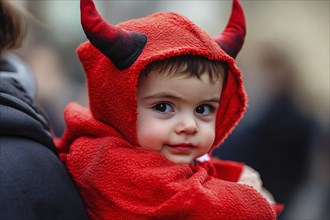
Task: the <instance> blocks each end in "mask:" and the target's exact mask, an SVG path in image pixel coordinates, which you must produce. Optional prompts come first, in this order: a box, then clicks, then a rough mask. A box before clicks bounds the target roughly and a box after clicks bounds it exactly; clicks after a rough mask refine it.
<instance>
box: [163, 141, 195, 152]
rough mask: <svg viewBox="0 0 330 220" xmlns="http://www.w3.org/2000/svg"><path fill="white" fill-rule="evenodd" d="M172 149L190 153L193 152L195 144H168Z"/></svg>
mask: <svg viewBox="0 0 330 220" xmlns="http://www.w3.org/2000/svg"><path fill="white" fill-rule="evenodd" d="M166 146H167V147H168V148H169V149H170V150H171V151H174V152H175V153H188V152H191V151H192V150H193V149H194V148H195V146H194V145H192V144H184V143H182V144H173V145H166Z"/></svg>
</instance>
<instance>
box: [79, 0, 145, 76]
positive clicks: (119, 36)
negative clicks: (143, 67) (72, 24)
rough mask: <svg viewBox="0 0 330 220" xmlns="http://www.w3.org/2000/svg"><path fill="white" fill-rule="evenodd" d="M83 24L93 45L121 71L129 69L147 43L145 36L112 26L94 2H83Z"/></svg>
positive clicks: (83, 0)
mask: <svg viewBox="0 0 330 220" xmlns="http://www.w3.org/2000/svg"><path fill="white" fill-rule="evenodd" d="M80 11H81V24H82V27H83V29H84V32H85V34H86V37H87V38H88V40H89V41H90V42H91V44H92V45H93V46H94V47H96V48H97V49H98V50H99V51H100V52H101V53H103V54H104V55H105V56H107V57H108V58H109V59H110V60H111V61H112V63H113V64H114V65H115V66H116V67H117V68H118V69H120V70H123V69H126V68H129V67H130V66H131V65H132V64H133V63H134V62H135V60H136V59H137V58H138V57H139V55H140V54H141V52H142V50H143V48H144V47H145V45H146V43H147V37H146V36H145V35H144V34H141V33H138V32H134V31H127V30H124V29H122V28H119V27H115V26H112V25H111V24H109V23H108V22H107V21H106V20H104V19H103V18H102V17H101V16H100V14H99V13H98V12H97V10H96V8H95V5H94V2H93V0H81V1H80Z"/></svg>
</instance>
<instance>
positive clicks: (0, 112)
mask: <svg viewBox="0 0 330 220" xmlns="http://www.w3.org/2000/svg"><path fill="white" fill-rule="evenodd" d="M11 61H13V62H11ZM15 62H17V58H15V57H9V59H4V60H1V66H0V171H1V172H0V174H1V175H0V219H6V220H7V219H61V220H63V219H81V220H83V219H89V218H88V215H87V213H86V211H85V206H84V203H83V201H82V199H81V197H80V194H79V192H78V190H77V188H76V186H75V185H74V184H73V182H72V179H71V177H70V175H69V174H68V172H67V170H66V168H65V167H64V166H63V164H62V163H61V162H60V160H59V159H58V157H57V152H56V149H55V147H54V143H53V140H52V135H51V132H50V129H49V125H48V120H47V118H46V117H45V116H44V114H43V113H42V111H40V109H39V108H38V107H37V106H36V105H35V104H34V103H33V97H31V94H33V92H31V91H30V89H32V88H29V86H26V84H24V81H26V80H24V77H23V78H22V77H17V76H18V75H19V74H18V72H17V71H24V70H22V69H20V68H18V67H17V66H15ZM20 74H22V73H20ZM26 74H27V73H23V75H22V76H26Z"/></svg>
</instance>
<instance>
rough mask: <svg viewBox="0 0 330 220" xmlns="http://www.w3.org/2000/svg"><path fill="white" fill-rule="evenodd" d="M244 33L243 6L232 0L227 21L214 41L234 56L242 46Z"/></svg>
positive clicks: (236, 0)
mask: <svg viewBox="0 0 330 220" xmlns="http://www.w3.org/2000/svg"><path fill="white" fill-rule="evenodd" d="M245 34H246V24H245V18H244V12H243V8H242V6H241V4H240V3H239V2H238V0H234V1H233V8H232V12H231V16H230V19H229V22H228V24H227V26H226V28H225V30H224V31H223V32H222V33H221V34H220V35H219V36H218V37H217V38H216V39H215V41H216V42H217V43H218V44H219V46H220V47H221V48H222V49H223V50H224V51H225V52H226V53H227V54H228V55H230V56H231V57H233V58H235V57H236V56H237V54H238V52H239V51H240V49H241V48H242V46H243V43H244V38H245Z"/></svg>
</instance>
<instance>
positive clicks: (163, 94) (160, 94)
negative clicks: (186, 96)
mask: <svg viewBox="0 0 330 220" xmlns="http://www.w3.org/2000/svg"><path fill="white" fill-rule="evenodd" d="M159 98H167V99H182V98H181V97H179V96H176V95H173V94H169V93H165V92H164V93H163V92H160V93H156V94H153V95H150V96H146V97H143V98H142V99H143V100H145V99H159Z"/></svg>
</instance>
